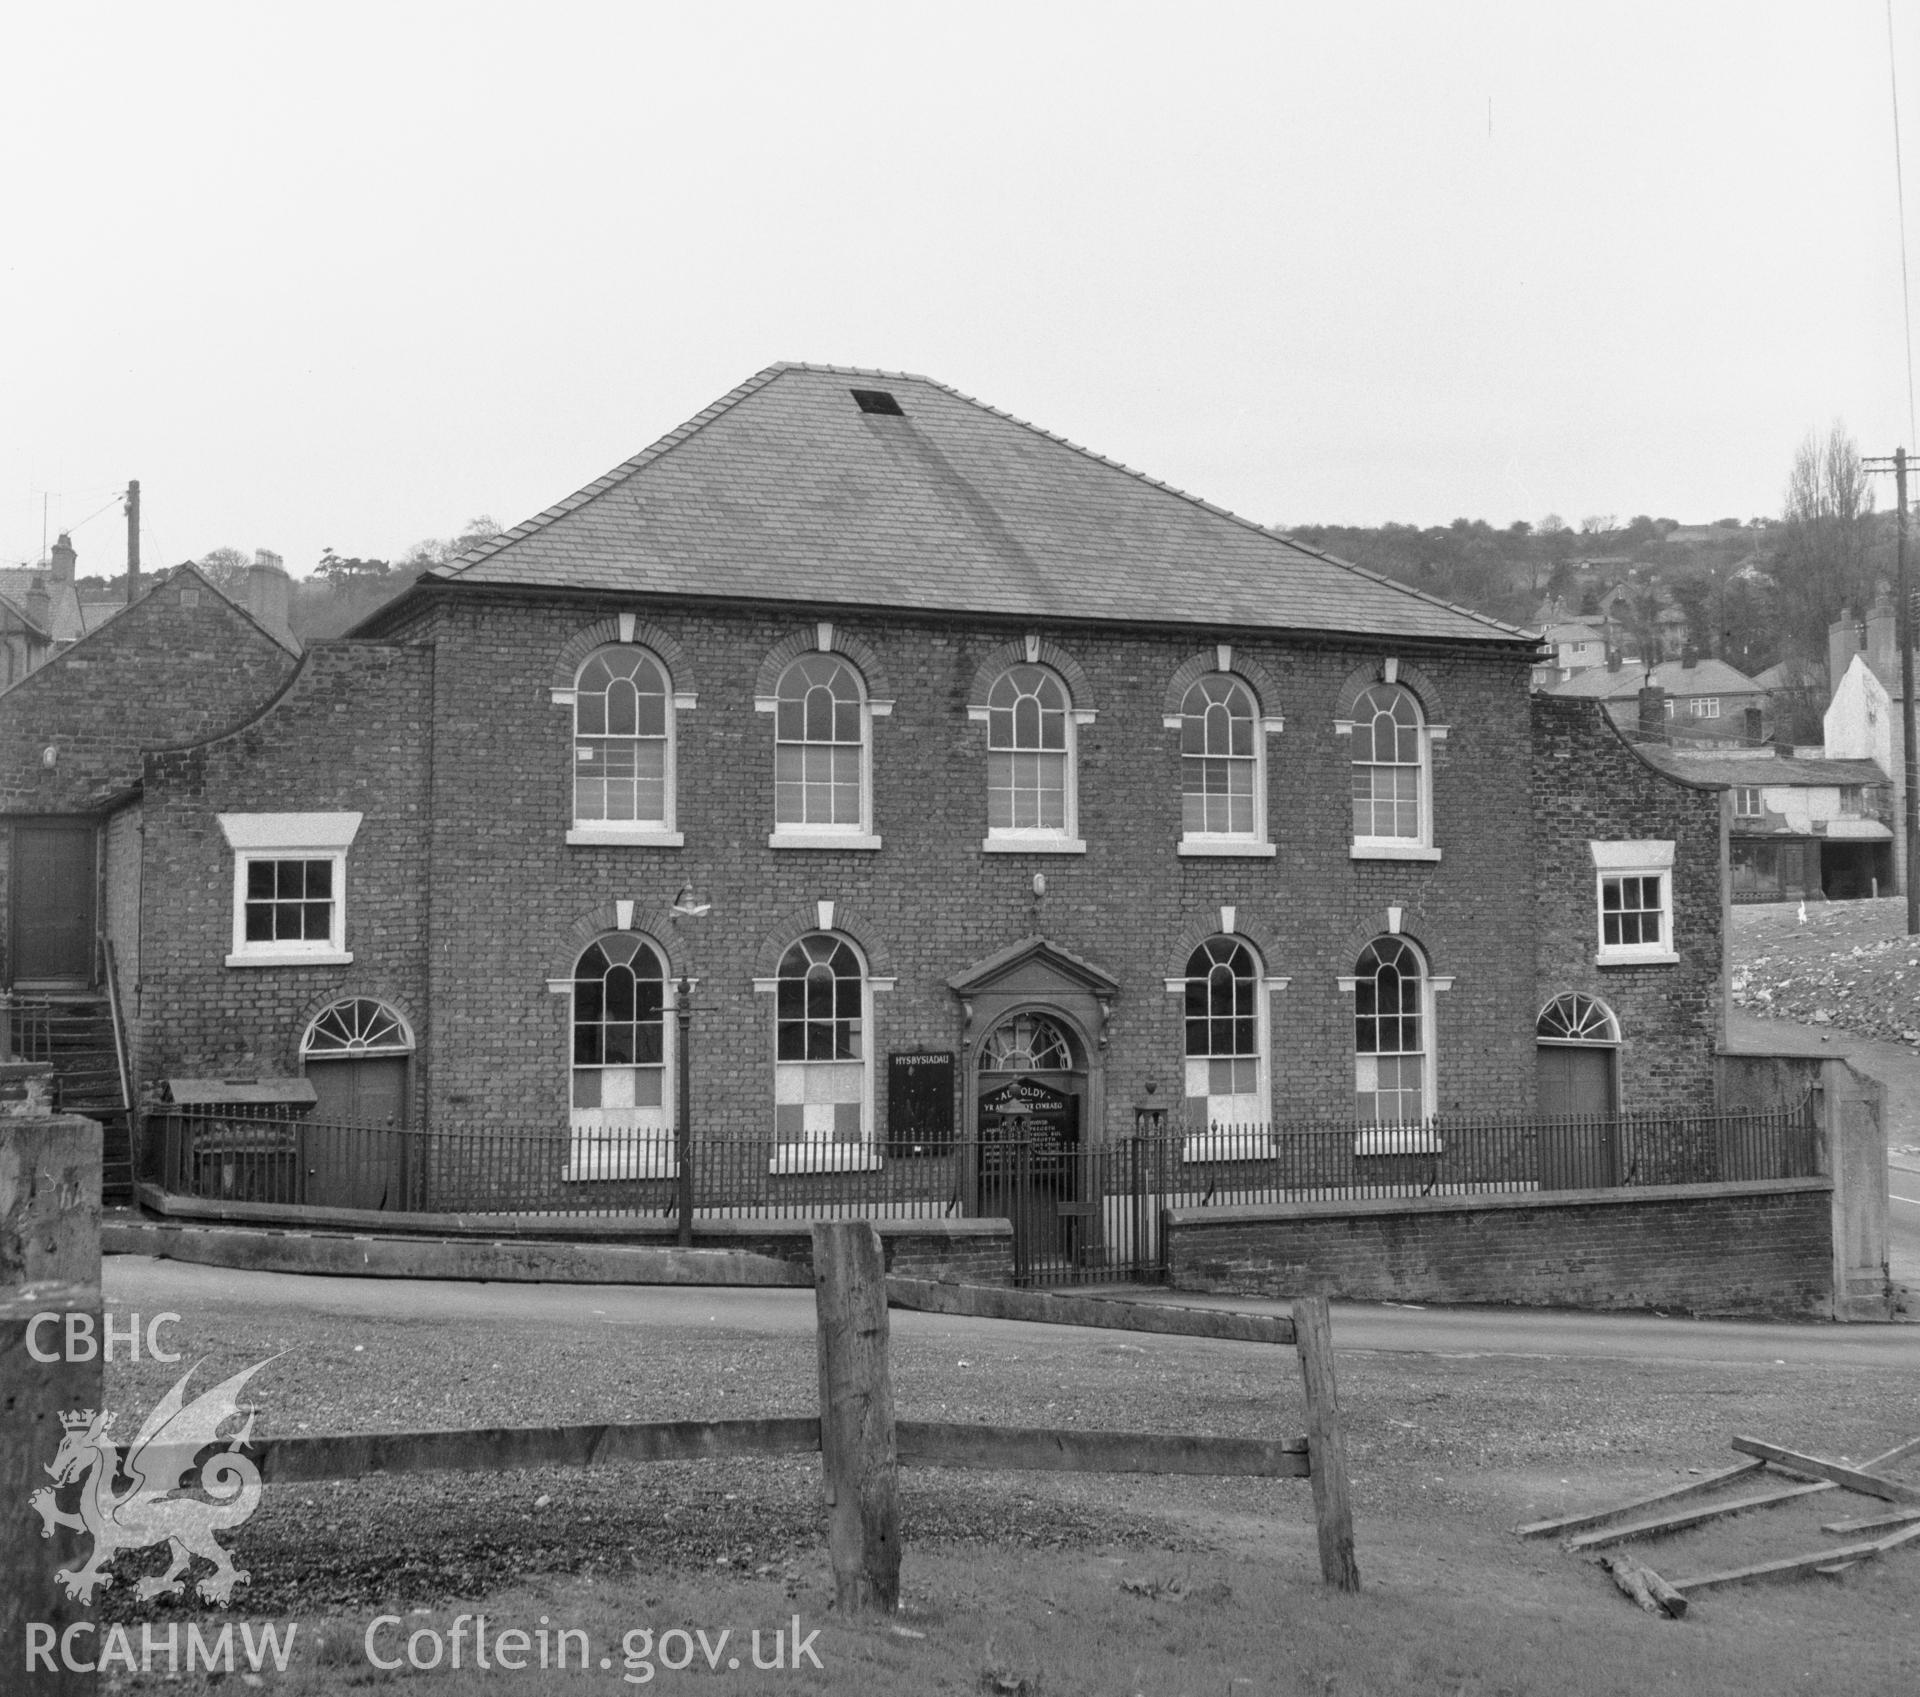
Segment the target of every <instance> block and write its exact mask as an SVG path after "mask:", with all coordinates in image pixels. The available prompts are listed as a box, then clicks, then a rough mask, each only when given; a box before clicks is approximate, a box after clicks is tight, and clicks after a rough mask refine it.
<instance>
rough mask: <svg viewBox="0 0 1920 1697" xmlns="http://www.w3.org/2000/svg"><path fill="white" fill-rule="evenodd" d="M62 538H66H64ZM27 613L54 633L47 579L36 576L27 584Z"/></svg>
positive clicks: (37, 623) (41, 626)
mask: <svg viewBox="0 0 1920 1697" xmlns="http://www.w3.org/2000/svg"><path fill="white" fill-rule="evenodd" d="M62 540H65V539H64V538H62ZM25 601H26V609H25V610H26V615H27V617H28V618H30V619H31V620H32V621H33V622H34V623H35V624H36V625H38V626H39V627H40V628H41V629H42V630H43V631H45V632H46V633H47V635H48V636H52V635H53V599H52V597H51V596H49V595H48V594H47V580H46V579H45V578H43V577H36V578H35V579H34V580H33V582H32V583H30V584H29V585H28V586H27V593H26V597H25Z"/></svg>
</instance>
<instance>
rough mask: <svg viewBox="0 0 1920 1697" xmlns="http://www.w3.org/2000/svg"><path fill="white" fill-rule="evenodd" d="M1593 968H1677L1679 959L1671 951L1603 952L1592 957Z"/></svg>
mask: <svg viewBox="0 0 1920 1697" xmlns="http://www.w3.org/2000/svg"><path fill="white" fill-rule="evenodd" d="M1593 964H1594V965H1595V966H1678V965H1679V964H1680V957H1679V956H1678V955H1677V954H1675V953H1674V952H1673V951H1672V950H1671V949H1659V950H1656V951H1652V952H1650V953H1647V954H1620V953H1614V952H1610V951H1605V950H1603V951H1602V952H1601V953H1599V954H1597V955H1595V956H1594V957H1593Z"/></svg>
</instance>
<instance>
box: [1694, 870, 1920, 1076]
mask: <svg viewBox="0 0 1920 1697" xmlns="http://www.w3.org/2000/svg"><path fill="white" fill-rule="evenodd" d="M1802 913H1804V914H1805V918H1804V919H1802V918H1801V917H1800V915H1801V914H1802ZM1732 952H1733V974H1732V985H1731V990H1732V996H1733V1005H1734V1006H1735V1007H1737V1008H1743V1009H1745V1010H1746V1011H1747V1012H1748V1013H1751V1014H1758V1015H1760V1016H1762V1017H1763V1018H1768V1019H1786V1020H1793V1021H1794V1022H1796V1023H1797V1024H1800V1025H1812V1026H1833V1027H1835V1028H1836V1029H1838V1030H1842V1031H1851V1032H1855V1033H1857V1034H1859V1035H1860V1036H1863V1037H1878V1038H1883V1039H1886V1040H1887V1041H1890V1042H1896V1043H1907V1044H1911V1045H1913V1046H1914V1047H1916V1048H1920V937H1910V936H1908V935H1907V934H1906V904H1905V902H1904V901H1898V900H1894V901H1864V902H1845V903H1832V904H1822V905H1819V906H1816V907H1808V908H1804V909H1799V908H1795V907H1792V906H1785V905H1783V906H1780V907H1774V908H1764V909H1756V908H1740V909H1736V910H1735V913H1734V926H1733V937H1732Z"/></svg>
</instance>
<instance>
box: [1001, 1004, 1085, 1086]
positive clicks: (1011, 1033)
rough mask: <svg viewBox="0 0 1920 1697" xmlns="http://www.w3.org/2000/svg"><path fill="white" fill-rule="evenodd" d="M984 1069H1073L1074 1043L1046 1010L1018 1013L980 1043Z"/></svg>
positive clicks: (1060, 1070) (1066, 1070) (1030, 1070)
mask: <svg viewBox="0 0 1920 1697" xmlns="http://www.w3.org/2000/svg"><path fill="white" fill-rule="evenodd" d="M980 1070H981V1071H982V1072H1072V1071H1073V1070H1074V1061H1073V1043H1072V1040H1071V1039H1070V1038H1069V1037H1068V1036H1067V1034H1066V1033H1065V1032H1064V1031H1062V1030H1061V1029H1060V1027H1059V1026H1058V1025H1057V1024H1055V1023H1054V1021H1052V1020H1050V1019H1049V1018H1047V1016H1046V1015H1045V1014H1042V1013H1023V1014H1015V1015H1014V1016H1013V1018H1012V1019H1009V1020H1004V1021H1002V1022H1001V1023H1000V1024H999V1025H997V1026H995V1027H994V1028H993V1030H992V1031H991V1032H990V1033H989V1034H988V1036H987V1040H986V1042H984V1043H982V1044H981V1045H980Z"/></svg>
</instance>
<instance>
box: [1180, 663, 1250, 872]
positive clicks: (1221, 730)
mask: <svg viewBox="0 0 1920 1697" xmlns="http://www.w3.org/2000/svg"><path fill="white" fill-rule="evenodd" d="M1260 751H1261V737H1260V735H1259V715H1258V714H1257V712H1256V711H1255V709H1254V705H1253V697H1252V695H1251V694H1250V693H1249V692H1248V690H1247V686H1246V685H1245V684H1243V683H1241V682H1240V680H1239V679H1238V678H1234V677H1229V676H1228V675H1227V674H1226V673H1224V672H1215V673H1213V674H1212V675H1211V676H1208V677H1204V678H1199V679H1196V680H1195V681H1194V683H1193V684H1192V685H1191V686H1190V687H1189V688H1188V690H1187V693H1186V698H1185V699H1184V700H1183V701H1182V702H1181V704H1180V824H1181V830H1182V832H1183V834H1184V835H1185V836H1186V837H1188V838H1189V839H1193V838H1203V837H1230V838H1235V839H1238V840H1242V841H1246V842H1256V841H1259V840H1260V839H1261V836H1262V830H1261V826H1262V822H1263V821H1262V812H1263V809H1262V806H1261V803H1262V801H1263V799H1264V798H1263V797H1262V795H1261V788H1262V786H1261V783H1260V777H1261V772H1260V765H1261V761H1260Z"/></svg>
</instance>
